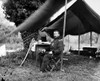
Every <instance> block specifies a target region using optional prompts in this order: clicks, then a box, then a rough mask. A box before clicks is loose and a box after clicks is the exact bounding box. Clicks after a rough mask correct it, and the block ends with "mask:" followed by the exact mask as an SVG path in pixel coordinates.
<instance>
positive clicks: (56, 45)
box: [41, 37, 64, 72]
mask: <svg viewBox="0 0 100 81" xmlns="http://www.w3.org/2000/svg"><path fill="white" fill-rule="evenodd" d="M50 49H51V51H52V52H53V54H49V53H47V54H45V56H44V58H43V62H42V66H41V71H43V72H45V69H46V68H47V65H48V64H49V63H50V60H51V58H60V56H61V54H62V51H63V49H64V45H63V41H62V39H60V37H57V38H55V39H54V41H53V42H52V43H51V46H50Z"/></svg>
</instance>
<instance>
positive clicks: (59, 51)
mask: <svg viewBox="0 0 100 81" xmlns="http://www.w3.org/2000/svg"><path fill="white" fill-rule="evenodd" d="M57 45H58V46H57V47H58V48H57V49H55V50H54V53H55V54H59V53H62V52H63V50H64V44H63V41H62V40H59V42H58V43H57Z"/></svg>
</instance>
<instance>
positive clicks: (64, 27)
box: [61, 0, 67, 71]
mask: <svg viewBox="0 0 100 81" xmlns="http://www.w3.org/2000/svg"><path fill="white" fill-rule="evenodd" d="M66 9H67V0H65V13H64V23H63V44H64V37H65V29H66V19H67V10H66ZM63 51H64V50H63ZM63 51H62V55H61V70H62V71H63Z"/></svg>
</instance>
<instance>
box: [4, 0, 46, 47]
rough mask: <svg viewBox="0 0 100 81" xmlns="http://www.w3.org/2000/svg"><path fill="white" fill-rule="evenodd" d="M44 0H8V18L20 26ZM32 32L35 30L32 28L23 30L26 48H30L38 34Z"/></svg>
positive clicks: (5, 5)
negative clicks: (31, 42) (31, 29)
mask: <svg viewBox="0 0 100 81" xmlns="http://www.w3.org/2000/svg"><path fill="white" fill-rule="evenodd" d="M44 2H45V0H8V2H7V3H5V4H4V10H5V14H6V18H7V19H9V20H10V21H12V22H14V23H15V25H16V26H18V25H19V24H21V23H22V22H23V21H24V20H25V19H26V18H28V17H29V16H30V15H31V14H32V13H34V12H35V10H37V9H38V8H39V7H40V6H41V5H42V4H43V3H44ZM32 33H33V32H32V31H30V30H26V31H24V32H21V36H22V39H23V42H24V47H25V48H28V46H29V43H30V40H31V39H32V38H33V37H34V36H36V33H35V34H32Z"/></svg>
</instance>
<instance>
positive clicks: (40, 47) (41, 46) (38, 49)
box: [35, 43, 50, 65]
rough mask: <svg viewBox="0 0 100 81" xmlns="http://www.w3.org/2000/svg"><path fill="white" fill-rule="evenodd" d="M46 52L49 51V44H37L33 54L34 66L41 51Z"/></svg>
mask: <svg viewBox="0 0 100 81" xmlns="http://www.w3.org/2000/svg"><path fill="white" fill-rule="evenodd" d="M44 49H45V50H46V51H50V44H45V43H41V44H37V45H36V48H35V54H36V65H37V60H38V55H39V53H40V52H41V51H42V50H44Z"/></svg>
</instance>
